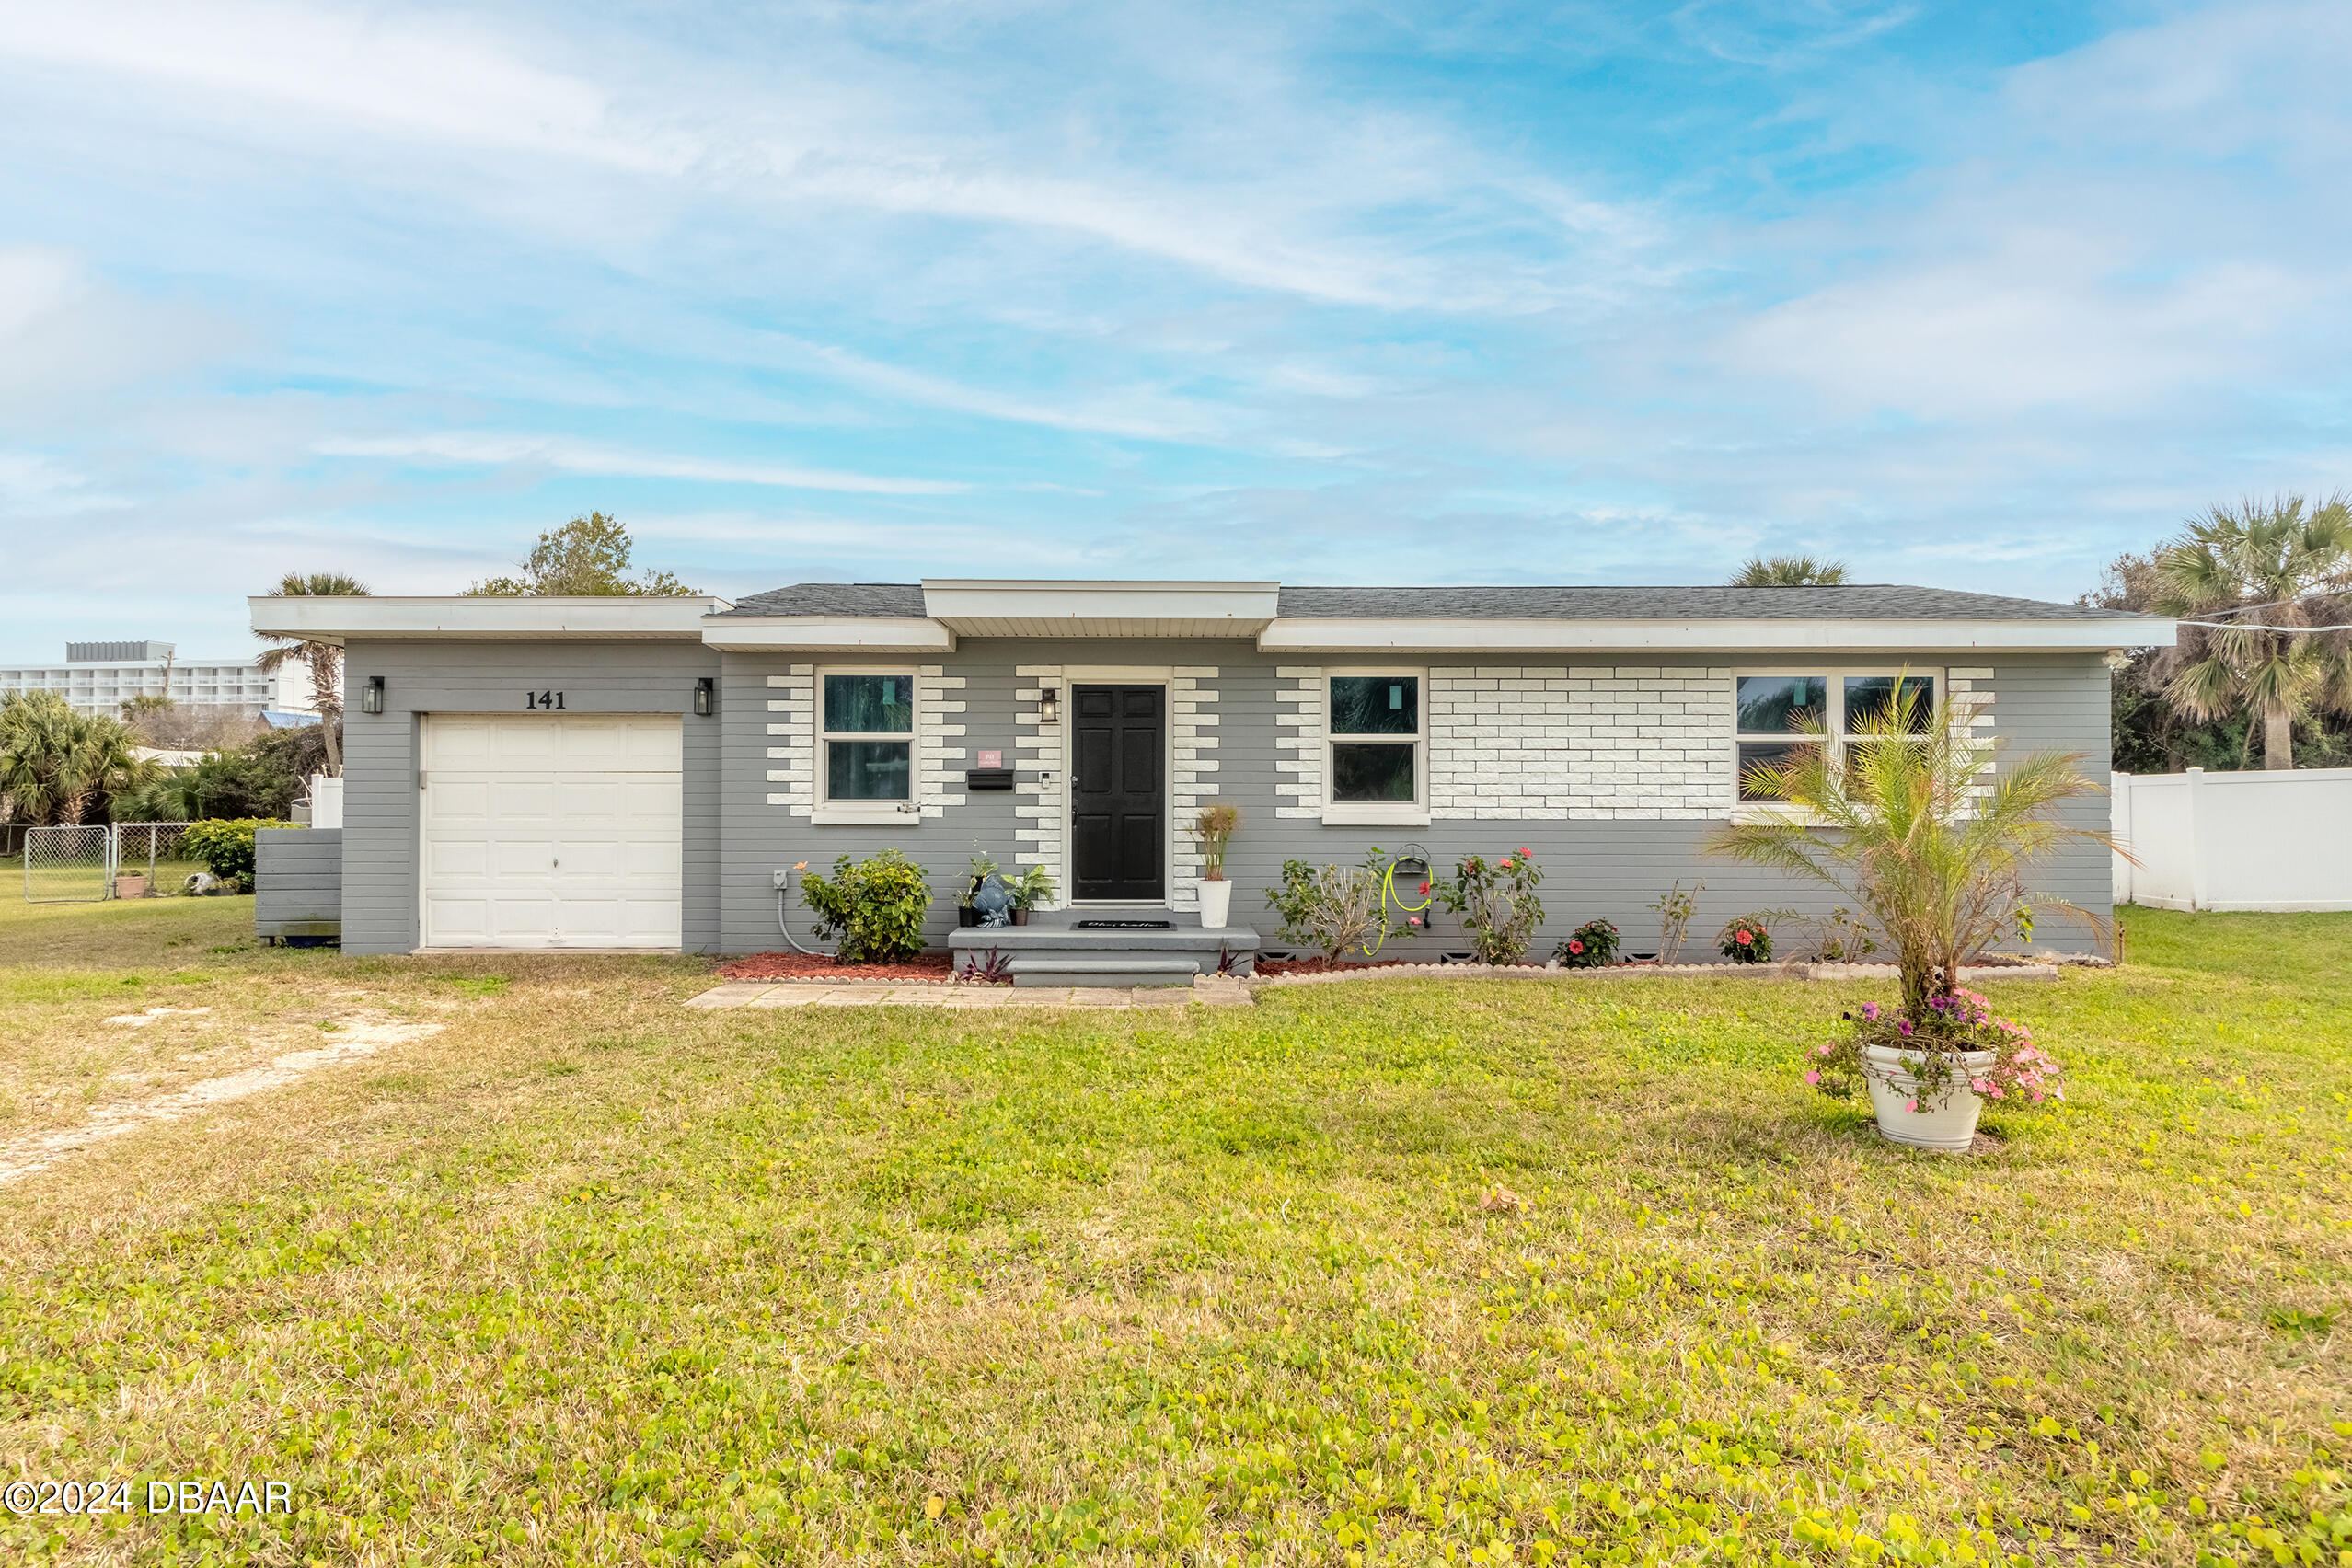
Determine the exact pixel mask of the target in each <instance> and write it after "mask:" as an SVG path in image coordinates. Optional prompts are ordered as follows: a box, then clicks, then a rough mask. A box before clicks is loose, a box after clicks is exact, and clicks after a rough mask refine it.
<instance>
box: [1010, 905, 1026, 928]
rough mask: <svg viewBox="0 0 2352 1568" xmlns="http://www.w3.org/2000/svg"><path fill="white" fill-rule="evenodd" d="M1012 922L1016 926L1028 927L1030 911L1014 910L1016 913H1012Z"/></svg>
mask: <svg viewBox="0 0 2352 1568" xmlns="http://www.w3.org/2000/svg"><path fill="white" fill-rule="evenodd" d="M1012 921H1013V924H1014V925H1016V926H1026V925H1028V924H1029V911H1028V910H1026V909H1016V910H1014V911H1013V912H1012Z"/></svg>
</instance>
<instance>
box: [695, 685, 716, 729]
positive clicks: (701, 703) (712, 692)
mask: <svg viewBox="0 0 2352 1568" xmlns="http://www.w3.org/2000/svg"><path fill="white" fill-rule="evenodd" d="M718 709H719V683H718V682H717V681H716V680H714V679H712V678H711V677H710V676H709V675H705V676H703V677H702V678H701V679H700V680H698V681H697V682H695V683H694V713H695V717H696V718H698V719H708V718H709V717H710V715H711V714H713V713H715V712H717V711H718Z"/></svg>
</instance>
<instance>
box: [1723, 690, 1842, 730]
mask: <svg viewBox="0 0 2352 1568" xmlns="http://www.w3.org/2000/svg"><path fill="white" fill-rule="evenodd" d="M1807 719H1810V720H1812V721H1814V722H1815V723H1816V724H1827V723H1828V722H1829V677H1828V676H1827V675H1742V676H1740V677H1739V732H1740V733H1741V734H1743V735H1793V734H1796V733H1798V732H1800V731H1801V730H1802V729H1803V728H1804V721H1805V720H1807Z"/></svg>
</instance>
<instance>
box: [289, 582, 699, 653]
mask: <svg viewBox="0 0 2352 1568" xmlns="http://www.w3.org/2000/svg"><path fill="white" fill-rule="evenodd" d="M245 603H246V605H247V608H248V610H249V611H250V612H251V614H252V617H253V629H254V630H255V631H259V632H271V633H275V634H276V635H278V636H281V637H299V638H303V639H305V640H309V641H313V642H331V643H340V642H344V641H347V640H350V639H352V638H354V637H362V638H376V637H382V638H478V637H489V638H499V637H529V638H541V637H548V638H587V637H598V638H613V637H618V638H635V637H645V638H676V639H681V640H684V639H699V638H700V637H701V636H702V618H703V617H705V616H708V615H711V614H714V613H715V612H717V611H720V610H723V609H726V608H727V607H728V601H727V600H725V599H721V598H719V597H717V596H715V595H712V594H696V595H693V596H691V597H677V598H640V597H638V596H636V595H634V594H630V595H621V594H614V595H610V596H595V597H589V596H580V597H571V596H564V597H547V598H513V599H503V598H486V597H482V598H478V597H476V596H474V595H472V594H444V595H436V596H433V597H429V598H428V597H413V598H404V597H395V596H390V595H386V596H382V597H377V596H372V595H371V596H366V597H362V596H358V595H352V596H350V597H341V596H335V597H318V598H310V597H304V596H300V595H286V596H280V595H277V594H256V595H254V596H253V597H251V598H249V599H248V600H246V601H245Z"/></svg>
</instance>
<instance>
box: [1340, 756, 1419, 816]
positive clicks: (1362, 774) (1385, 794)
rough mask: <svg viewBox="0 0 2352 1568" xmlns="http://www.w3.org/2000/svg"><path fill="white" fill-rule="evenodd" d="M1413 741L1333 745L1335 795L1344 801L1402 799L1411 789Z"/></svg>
mask: <svg viewBox="0 0 2352 1568" xmlns="http://www.w3.org/2000/svg"><path fill="white" fill-rule="evenodd" d="M1412 749H1413V748H1412V746H1411V745H1409V744H1408V745H1401V746H1400V745H1362V744H1343V745H1334V746H1333V747H1332V800H1334V801H1404V802H1406V803H1407V804H1411V803H1412V799H1413V793H1412Z"/></svg>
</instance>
